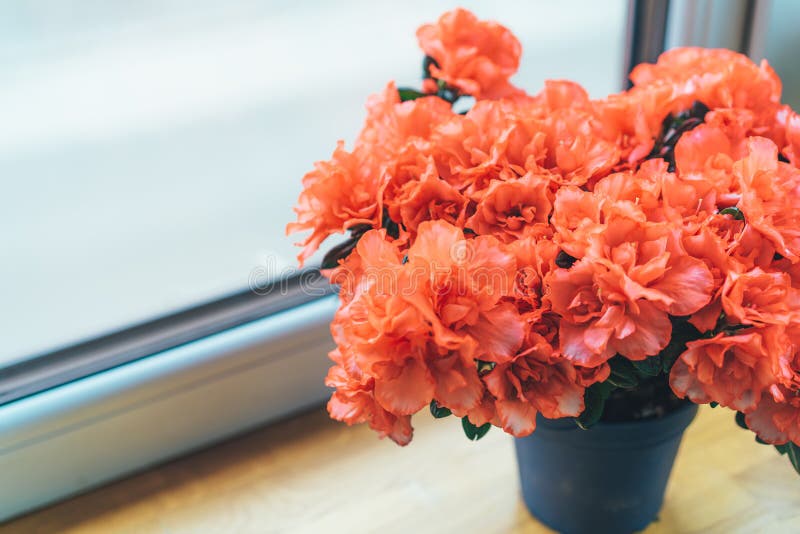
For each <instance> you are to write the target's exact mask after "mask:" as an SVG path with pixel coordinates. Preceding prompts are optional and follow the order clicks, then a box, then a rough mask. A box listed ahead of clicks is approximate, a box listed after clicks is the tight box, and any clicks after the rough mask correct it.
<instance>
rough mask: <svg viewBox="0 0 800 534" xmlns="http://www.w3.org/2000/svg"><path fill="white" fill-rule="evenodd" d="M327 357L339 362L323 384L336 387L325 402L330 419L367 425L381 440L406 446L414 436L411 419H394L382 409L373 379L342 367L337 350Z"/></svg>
mask: <svg viewBox="0 0 800 534" xmlns="http://www.w3.org/2000/svg"><path fill="white" fill-rule="evenodd" d="M330 357H331V359H332V360H333V361H334V362H337V363H338V364H337V365H334V366H333V367H331V368H330V370H329V371H328V376H327V377H326V378H325V385H326V386H328V387H332V388H335V391H334V393H333V395H331V398H330V400H329V401H328V412H329V413H330V414H331V417H333V418H334V419H337V420H339V421H343V422H345V423H347V424H348V425H353V424H357V423H368V424H369V426H370V428H372V429H373V430H375V431H376V432H378V434H379V435H380V436H381V437H386V436H388V437H389V438H390V439H391V440H392V441H394V442H395V443H397V444H398V445H408V443H409V442H410V441H411V437H412V434H413V430H412V428H411V417H409V416H407V415H405V416H402V415H401V416H397V415H394V414H392V413H390V412H388V411H386V410H385V409H383V408H382V407H381V406H380V404H378V403H377V402H376V401H375V397H374V393H373V392H374V388H375V380H374V379H372V378H369V377H365V376H364V375H363V374H362V373H361V372H360V371H359V369H358V367H356V366H353V365H348V366H343V365H341V363H342V361H343V357H342V355H341V352H339V350H338V349H335V350H334V351H332V352H331V354H330Z"/></svg>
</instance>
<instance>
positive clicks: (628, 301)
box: [548, 216, 713, 367]
mask: <svg viewBox="0 0 800 534" xmlns="http://www.w3.org/2000/svg"><path fill="white" fill-rule="evenodd" d="M587 242H588V247H587V248H586V255H585V256H584V257H583V259H581V260H579V261H578V262H576V263H575V264H574V265H573V266H572V267H570V268H569V269H558V270H556V271H553V272H552V273H550V275H549V277H548V285H549V293H548V299H549V301H550V303H551V306H552V309H553V311H554V312H556V313H558V314H559V315H561V317H562V321H561V329H560V332H559V334H560V337H561V351H562V352H563V353H564V355H565V356H566V357H567V358H570V359H571V360H572V361H574V362H576V363H579V364H581V365H585V366H589V367H592V366H595V365H600V364H601V363H603V362H605V361H606V360H608V359H609V358H610V357H611V356H613V355H614V354H617V353H619V354H622V355H624V356H626V357H628V358H630V359H632V360H642V359H644V358H646V357H647V356H651V355H653V354H657V353H658V352H659V351H660V350H661V349H663V348H664V347H665V346H666V345H667V343H668V342H669V339H670V335H671V333H672V326H671V323H670V321H669V318H668V314H671V315H679V316H680V315H689V314H691V313H694V312H696V311H697V310H699V309H700V308H702V307H703V306H705V305H706V304H707V303H708V302H709V300H710V298H711V291H712V289H713V278H712V276H711V272H710V271H709V270H708V267H706V265H705V263H703V262H702V261H701V260H698V259H696V258H692V257H689V256H688V255H686V253H685V251H683V250H682V248H681V245H680V243H679V241H678V240H677V239H676V238H675V231H674V230H672V229H670V228H669V227H668V226H666V225H663V224H656V223H641V222H640V221H637V220H635V219H629V218H626V217H621V216H614V217H612V218H610V219H609V220H607V221H606V222H605V224H603V225H602V230H597V231H595V232H594V233H591V234H590V235H589V236H588V238H587Z"/></svg>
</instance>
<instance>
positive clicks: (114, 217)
mask: <svg viewBox="0 0 800 534" xmlns="http://www.w3.org/2000/svg"><path fill="white" fill-rule="evenodd" d="M706 4H708V5H712V4H715V2H706ZM716 4H719V2H716ZM456 5H463V6H465V7H467V8H469V9H471V10H473V11H474V12H475V13H476V14H477V15H478V16H479V17H481V18H491V19H496V20H499V21H502V23H504V24H506V25H507V26H509V27H510V28H511V29H512V30H513V31H514V33H515V34H516V35H517V36H518V37H519V38H520V40H521V41H522V44H523V48H524V55H523V58H522V66H521V68H520V71H519V74H518V75H517V76H516V78H515V81H516V83H517V84H518V85H520V86H522V87H524V88H526V89H527V90H528V91H529V92H536V91H538V88H539V87H540V86H541V85H542V82H543V81H544V80H545V79H548V78H569V79H572V80H576V81H578V82H580V83H581V84H583V85H584V86H585V87H586V88H587V89H588V91H589V92H590V94H591V95H592V96H595V97H601V96H604V95H606V94H608V93H610V92H614V91H618V90H620V89H621V87H622V80H623V76H622V69H623V56H624V42H625V26H626V22H627V2H625V1H624V0H612V1H604V2H597V1H591V0H584V1H578V0H570V1H565V2H557V3H556V2H544V1H537V2H533V1H530V0H527V1H504V2H494V1H489V0H483V1H464V2H450V1H430V0H427V1H419V0H409V1H406V2H402V3H401V4H398V3H397V2H366V1H363V2H362V1H356V0H340V1H337V2H335V3H334V2H323V1H319V0H316V1H314V0H307V1H302V2H297V1H292V2H290V1H287V0H271V1H265V0H262V1H248V0H239V1H235V2H224V3H223V2H214V1H210V0H195V1H188V0H159V1H137V2H128V1H124V0H104V1H99V0H79V1H73V2H62V1H59V0H30V1H26V2H21V1H19V2H17V1H11V2H3V3H1V4H0V180H1V181H2V185H3V194H2V196H0V250H2V261H1V262H0V299H1V300H0V302H2V305H1V306H0V339H2V345H1V346H0V347H1V348H2V350H1V351H0V367H2V366H4V365H9V364H11V363H15V362H19V361H21V360H24V359H25V358H28V357H31V356H32V355H35V354H38V353H43V352H47V351H50V350H53V349H55V348H58V347H60V346H63V345H67V344H70V343H74V342H77V341H80V340H83V339H87V338H91V337H93V336H96V335H98V334H101V333H105V332H109V331H113V330H116V329H120V328H124V327H126V326H128V325H130V324H134V323H137V322H140V321H143V320H146V319H149V318H152V317H156V316H160V315H164V314H167V313H170V312H173V311H175V310H179V309H183V308H186V307H190V306H192V305H195V304H198V303H202V302H207V301H210V300H214V299H216V298H218V297H220V296H223V295H226V294H230V293H232V292H235V291H238V290H241V289H243V288H245V287H246V286H247V284H248V278H249V276H250V274H251V273H252V272H253V270H254V269H257V268H259V267H261V268H262V272H263V269H264V268H266V272H267V273H268V274H269V276H274V277H277V276H283V275H285V274H286V273H288V272H290V271H291V270H292V269H293V268H294V267H295V259H294V257H295V254H296V250H295V249H294V247H293V246H292V243H293V242H294V241H296V240H297V239H298V236H292V237H288V238H287V237H286V236H285V235H284V226H285V224H286V223H287V222H288V221H290V220H292V219H293V213H292V211H291V207H292V205H293V203H294V201H295V199H296V198H297V194H298V193H299V191H300V179H301V177H302V175H303V174H304V173H305V172H306V171H308V170H309V169H310V168H311V166H312V163H313V162H314V161H316V160H319V159H324V158H327V157H328V156H329V154H330V153H331V151H332V149H333V147H334V145H335V141H336V140H337V139H340V138H343V139H345V140H347V141H348V142H351V141H352V139H353V138H354V137H355V135H356V133H357V131H358V129H359V127H360V125H361V122H362V120H363V117H364V109H363V105H364V101H365V99H366V97H367V96H368V95H369V94H370V93H374V92H377V91H380V90H381V88H382V87H383V86H384V85H385V83H386V82H387V81H388V80H392V79H394V80H397V82H398V83H399V84H401V85H417V84H418V83H419V73H420V62H421V54H420V52H419V50H418V48H417V45H416V39H415V37H414V31H415V29H416V28H417V26H419V24H420V23H422V22H424V21H433V20H435V18H436V17H437V16H438V15H439V14H441V13H442V12H443V11H445V10H447V9H450V8H452V7H454V6H456ZM717 7H719V6H717ZM798 18H800V3H797V2H793V1H792V0H775V1H773V2H772V3H771V5H770V8H769V12H768V31H767V32H766V33H765V39H764V45H763V47H762V55H763V56H764V57H767V58H768V59H769V60H770V61H771V62H772V63H773V65H774V66H775V68H776V69H777V70H778V73H779V74H780V75H781V76H782V78H783V80H784V82H785V84H786V98H785V100H786V101H787V102H790V103H793V104H795V105H797V104H798V103H800V72H798V70H796V69H794V65H795V62H796V59H795V54H796V50H797V48H798V45H799V44H800V43H799V42H798V40H800V33H798V32H796V26H797V21H798ZM680 29H681V28H678V30H680ZM678 30H676V29H675V28H673V29H672V34H673V35H675V34H676V31H678ZM694 31H695V33H697V32H699V33H700V34H701V35H706V34H708V32H709V31H710V30H709V29H708V28H694Z"/></svg>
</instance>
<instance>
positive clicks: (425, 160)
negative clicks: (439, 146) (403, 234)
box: [382, 148, 467, 236]
mask: <svg viewBox="0 0 800 534" xmlns="http://www.w3.org/2000/svg"><path fill="white" fill-rule="evenodd" d="M386 175H387V177H388V181H387V182H386V185H385V187H384V190H383V194H382V198H383V203H384V205H385V206H386V207H387V209H388V212H389V217H390V218H391V219H392V220H393V221H396V222H398V223H401V224H402V226H403V229H404V230H406V231H408V232H411V234H412V236H413V235H416V232H417V228H418V227H419V225H420V223H422V222H423V221H430V220H443V221H447V222H449V223H451V224H455V225H458V226H463V224H464V219H465V218H466V208H467V198H466V197H465V196H464V195H462V194H461V193H460V192H459V191H458V189H456V188H455V187H453V186H452V185H450V184H449V183H448V182H446V181H445V180H442V179H441V178H440V177H439V173H438V171H437V169H436V163H435V161H434V159H433V158H432V157H431V156H429V155H426V154H425V153H424V152H422V151H419V150H416V149H415V148H410V149H409V150H408V151H407V152H406V153H405V154H403V155H401V156H399V157H398V158H397V160H396V162H395V164H394V165H392V166H390V167H388V168H387V170H386Z"/></svg>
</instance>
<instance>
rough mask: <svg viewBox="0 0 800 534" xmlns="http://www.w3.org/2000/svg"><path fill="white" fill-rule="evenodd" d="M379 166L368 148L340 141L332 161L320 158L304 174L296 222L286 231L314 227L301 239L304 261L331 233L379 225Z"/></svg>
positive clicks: (299, 257)
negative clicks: (348, 148)
mask: <svg viewBox="0 0 800 534" xmlns="http://www.w3.org/2000/svg"><path fill="white" fill-rule="evenodd" d="M378 167H379V165H378V162H377V161H375V160H374V159H373V158H372V155H371V153H370V151H369V150H368V149H367V148H357V149H356V150H355V151H354V152H348V151H346V150H345V149H344V142H342V141H340V142H339V144H338V145H337V147H336V151H335V152H334V153H333V157H332V158H331V159H330V160H329V161H318V162H317V163H316V164H315V169H314V170H313V171H311V172H309V173H308V174H306V175H305V176H304V177H303V192H302V193H300V198H299V200H298V201H297V206H296V207H295V208H294V211H295V213H297V222H293V223H289V224H288V225H287V226H286V232H287V233H294V232H302V231H305V230H312V232H311V234H310V235H309V236H308V237H307V238H306V239H305V240H304V241H303V242H302V243H301V244H302V245H303V250H302V251H301V252H300V254H299V255H298V257H297V258H298V260H299V261H300V264H301V265H302V264H303V263H304V262H305V260H307V259H308V258H309V257H311V255H312V254H313V253H314V252H315V251H316V250H317V249H318V248H319V245H320V243H322V242H323V241H324V240H325V239H326V238H327V237H328V236H330V235H331V234H333V233H336V232H340V233H341V232H344V231H345V230H347V229H348V228H351V227H353V226H356V225H359V224H369V225H377V221H378V216H379V214H378V211H377V207H378V201H377V193H378V189H379V186H380V180H379V176H380V175H379V172H378Z"/></svg>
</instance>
